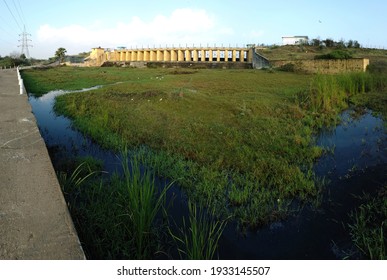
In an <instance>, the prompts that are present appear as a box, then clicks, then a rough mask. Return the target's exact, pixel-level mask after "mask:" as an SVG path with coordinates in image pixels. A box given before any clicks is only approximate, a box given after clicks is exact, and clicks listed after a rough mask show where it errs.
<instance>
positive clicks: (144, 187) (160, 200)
mask: <svg viewBox="0 0 387 280" xmlns="http://www.w3.org/2000/svg"><path fill="white" fill-rule="evenodd" d="M122 167H123V173H124V175H123V177H124V181H123V183H124V184H125V188H126V191H127V195H126V202H125V203H126V206H127V209H128V213H127V214H128V218H129V220H130V222H131V223H132V226H133V238H134V246H135V247H136V255H137V256H136V258H137V259H146V258H148V257H149V255H150V253H151V252H150V251H149V250H150V246H149V244H150V243H151V239H152V238H153V237H154V236H152V233H154V231H153V226H154V223H155V220H156V216H157V214H158V213H159V212H160V211H161V210H162V208H163V207H164V206H165V202H166V192H167V190H168V188H169V186H170V185H169V186H167V187H164V188H163V189H162V190H161V192H160V193H158V190H157V188H156V186H155V177H154V173H153V172H152V171H150V170H149V169H146V170H141V165H140V163H139V159H138V158H137V157H133V158H131V159H130V160H129V158H128V152H127V150H126V149H125V150H124V153H123V154H122Z"/></svg>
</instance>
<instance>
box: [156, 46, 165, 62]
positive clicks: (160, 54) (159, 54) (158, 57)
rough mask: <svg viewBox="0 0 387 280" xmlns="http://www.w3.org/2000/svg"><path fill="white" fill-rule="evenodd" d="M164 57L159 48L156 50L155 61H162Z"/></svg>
mask: <svg viewBox="0 0 387 280" xmlns="http://www.w3.org/2000/svg"><path fill="white" fill-rule="evenodd" d="M163 59H164V54H163V52H162V51H161V50H160V49H159V50H157V51H156V61H163Z"/></svg>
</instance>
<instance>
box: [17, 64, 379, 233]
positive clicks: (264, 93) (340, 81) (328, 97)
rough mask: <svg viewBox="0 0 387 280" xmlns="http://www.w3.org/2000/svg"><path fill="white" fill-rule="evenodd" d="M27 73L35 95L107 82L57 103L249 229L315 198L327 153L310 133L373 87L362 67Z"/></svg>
mask: <svg viewBox="0 0 387 280" xmlns="http://www.w3.org/2000/svg"><path fill="white" fill-rule="evenodd" d="M23 76H24V79H25V81H26V86H27V88H28V89H29V91H30V92H33V93H35V94H37V95H40V94H43V93H45V92H47V91H48V90H52V89H80V88H84V87H91V86H95V85H106V86H104V87H103V88H100V89H98V90H93V91H91V92H85V93H72V94H67V95H63V96H60V97H58V98H57V102H56V105H55V110H56V111H57V112H58V113H60V114H65V115H66V116H69V117H70V118H72V119H73V120H74V124H75V126H76V127H78V128H79V129H80V130H82V131H84V132H86V133H87V134H89V135H91V136H92V137H93V138H94V139H96V140H97V141H98V142H99V143H101V145H103V146H105V147H109V148H113V149H116V150H120V149H122V147H123V146H126V145H128V146H129V147H130V148H131V149H132V150H133V153H136V154H137V155H139V156H140V157H141V158H142V161H143V163H144V164H145V165H148V166H152V167H153V168H154V169H155V172H156V173H157V174H158V175H159V176H164V177H168V178H170V179H172V180H174V181H175V182H176V183H177V184H179V185H180V186H182V187H183V188H184V190H185V191H186V192H187V194H188V195H189V197H190V198H191V199H192V200H193V201H195V202H197V203H199V204H202V205H206V206H209V207H213V208H214V209H216V211H217V213H218V215H219V216H220V215H222V214H224V215H230V214H231V215H232V216H233V217H234V218H235V219H236V220H238V221H239V222H240V224H242V225H244V226H249V227H255V226H259V225H261V224H264V223H267V222H269V221H272V220H276V219H280V218H282V217H284V216H286V215H288V214H289V213H290V212H291V211H292V210H297V209H293V206H294V205H297V207H298V206H300V205H302V204H303V203H306V202H308V201H310V200H314V199H316V198H317V196H318V193H319V191H320V188H319V184H318V181H319V180H317V178H315V176H314V174H313V172H312V165H313V163H314V161H315V160H316V159H317V158H318V157H319V156H321V154H322V153H323V150H322V149H321V148H320V147H316V146H315V144H314V135H315V133H316V132H317V130H318V129H319V128H320V127H321V126H323V125H326V124H332V123H334V122H335V121H336V117H337V115H338V113H339V112H340V111H341V110H343V109H344V108H345V107H346V106H348V99H349V96H352V95H355V94H356V93H358V92H363V93H364V92H365V91H366V88H365V87H366V86H365V85H366V84H367V85H368V84H373V82H372V81H371V79H370V78H369V76H367V75H366V74H355V75H343V76H340V78H332V77H331V76H317V78H316V77H315V76H310V75H302V74H294V73H283V72H274V73H271V72H266V71H256V70H191V69H190V70H186V69H185V70H183V69H128V68H125V69H123V68H87V69H82V68H67V67H62V68H56V69H48V70H46V69H45V70H28V71H24V72H23ZM367 77H368V78H367ZM118 82H119V83H118ZM370 90H371V87H370V86H369V88H367V91H370ZM316 182H317V183H316ZM295 201H297V203H296V204H294V203H293V202H295ZM297 207H296V208H297Z"/></svg>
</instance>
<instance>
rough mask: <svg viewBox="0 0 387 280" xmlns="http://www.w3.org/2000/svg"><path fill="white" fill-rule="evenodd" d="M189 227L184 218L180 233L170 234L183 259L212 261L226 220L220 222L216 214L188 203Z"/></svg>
mask: <svg viewBox="0 0 387 280" xmlns="http://www.w3.org/2000/svg"><path fill="white" fill-rule="evenodd" d="M188 209H189V225H188V224H187V223H186V220H185V218H184V217H183V226H182V228H180V230H179V232H178V233H173V232H172V230H171V229H169V232H170V234H171V236H172V237H173V239H174V240H175V242H176V243H177V247H178V252H179V255H180V258H181V259H188V260H212V259H214V258H215V254H216V252H217V248H218V242H219V239H220V237H221V236H222V233H223V230H224V228H225V226H226V220H221V221H218V220H217V219H216V218H215V217H214V216H215V213H214V211H212V213H208V212H206V210H205V209H203V208H198V207H197V206H196V204H194V203H192V202H188Z"/></svg>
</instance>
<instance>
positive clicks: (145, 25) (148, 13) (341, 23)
mask: <svg viewBox="0 0 387 280" xmlns="http://www.w3.org/2000/svg"><path fill="white" fill-rule="evenodd" d="M24 26H25V28H26V31H27V33H29V34H31V36H28V39H30V40H32V41H30V42H29V44H30V45H32V47H29V53H30V56H31V57H33V58H39V59H40V58H42V59H47V58H49V57H52V56H54V54H55V51H56V50H57V49H58V48H60V47H63V48H65V49H66V50H67V54H78V53H81V52H88V51H90V50H91V48H93V47H104V48H116V47H127V48H130V47H132V48H136V47H138V48H141V47H160V46H175V47H178V46H186V45H189V46H192V45H194V46H207V45H209V46H222V45H223V46H239V47H240V46H244V45H246V44H277V45H280V44H281V41H282V36H298V35H302V36H309V38H310V39H313V38H320V39H326V38H331V39H334V40H337V41H338V40H340V39H344V40H345V41H347V40H350V39H352V40H357V41H359V43H360V44H361V45H362V46H364V47H376V48H384V49H387V1H386V0H356V1H354V0H350V1H349V0H323V1H322V0H287V1H286V0H270V1H268V0H158V1H157V0H137V1H134V0H110V1H98V0H94V1H91V0H76V1H75V0H65V1H64V0H60V1H59V0H0V56H7V55H10V54H11V53H15V52H19V53H20V51H21V48H20V47H18V45H21V42H19V41H18V40H20V39H21V36H19V34H21V33H22V32H23V29H24Z"/></svg>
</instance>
